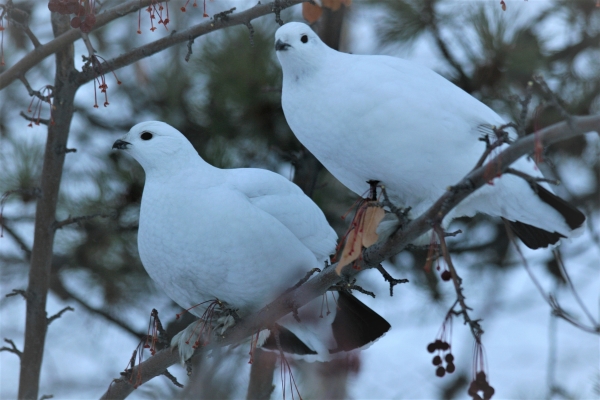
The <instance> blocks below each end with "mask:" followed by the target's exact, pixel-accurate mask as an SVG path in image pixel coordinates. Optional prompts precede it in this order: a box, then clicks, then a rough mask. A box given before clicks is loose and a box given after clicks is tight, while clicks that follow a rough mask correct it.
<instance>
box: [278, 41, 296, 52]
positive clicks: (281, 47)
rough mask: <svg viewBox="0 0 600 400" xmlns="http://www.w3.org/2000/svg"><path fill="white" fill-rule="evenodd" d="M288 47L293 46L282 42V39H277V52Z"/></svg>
mask: <svg viewBox="0 0 600 400" xmlns="http://www.w3.org/2000/svg"><path fill="white" fill-rule="evenodd" d="M288 47H292V45H290V44H287V43H284V42H282V41H281V39H277V41H276V42H275V51H284V50H286V49H287V48H288Z"/></svg>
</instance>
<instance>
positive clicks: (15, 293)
mask: <svg viewBox="0 0 600 400" xmlns="http://www.w3.org/2000/svg"><path fill="white" fill-rule="evenodd" d="M18 295H20V296H23V298H24V299H25V300H27V292H26V291H24V290H22V289H13V291H12V292H10V293H9V294H7V295H6V296H4V297H13V296H18Z"/></svg>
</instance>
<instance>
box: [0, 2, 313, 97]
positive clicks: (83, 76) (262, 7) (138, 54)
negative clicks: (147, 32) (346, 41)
mask: <svg viewBox="0 0 600 400" xmlns="http://www.w3.org/2000/svg"><path fill="white" fill-rule="evenodd" d="M306 1H309V0H285V1H283V0H280V1H279V4H278V5H277V7H276V6H275V3H267V4H260V3H259V4H257V5H256V6H254V7H252V8H250V9H248V10H245V11H242V12H240V13H237V14H225V15H224V16H220V17H219V18H217V16H216V15H215V18H211V19H210V20H207V21H204V22H202V23H200V24H197V25H194V26H192V27H190V28H188V29H185V30H182V31H177V32H175V31H174V32H173V34H171V35H169V36H167V37H164V38H161V39H158V40H155V41H154V42H150V43H148V44H145V45H143V46H140V47H138V48H135V49H133V50H130V51H128V52H127V53H125V54H121V55H120V56H118V57H115V58H113V59H112V60H108V61H106V62H104V63H102V64H101V66H102V70H103V71H115V70H117V69H119V68H123V67H126V66H128V65H131V64H133V63H135V62H137V61H139V60H141V59H143V58H146V57H149V56H151V55H153V54H156V53H158V52H161V51H163V50H165V49H167V48H169V47H171V46H173V45H175V44H178V43H188V44H189V43H190V42H193V40H194V39H196V38H197V37H199V36H202V35H206V34H207V33H210V32H214V31H217V30H220V29H223V28H227V27H230V26H235V25H247V24H248V23H249V22H250V21H252V20H253V19H256V18H259V17H262V16H265V15H267V14H270V13H272V12H274V10H275V9H281V10H283V9H285V8H288V7H291V6H294V5H296V4H300V3H304V2H306ZM188 47H189V48H191V46H188ZM188 53H189V51H188ZM94 77H95V72H94V70H93V69H90V70H87V71H84V72H82V73H80V74H79V75H78V77H77V83H78V84H79V85H83V84H84V83H87V82H89V81H91V80H93V79H94ZM0 89H2V86H1V81H0Z"/></svg>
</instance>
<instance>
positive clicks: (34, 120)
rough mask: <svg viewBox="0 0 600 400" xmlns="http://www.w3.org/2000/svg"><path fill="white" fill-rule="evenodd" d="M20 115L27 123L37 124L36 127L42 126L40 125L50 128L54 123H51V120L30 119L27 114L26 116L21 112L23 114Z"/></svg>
mask: <svg viewBox="0 0 600 400" xmlns="http://www.w3.org/2000/svg"><path fill="white" fill-rule="evenodd" d="M19 115H20V116H21V117H23V118H25V119H26V120H27V121H29V122H33V123H35V124H36V125H40V124H42V125H46V126H49V125H50V123H51V122H52V121H50V120H49V119H44V118H34V117H30V116H28V115H27V114H25V113H24V112H23V111H21V112H20V113H19Z"/></svg>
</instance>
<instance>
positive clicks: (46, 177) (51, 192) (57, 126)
mask: <svg viewBox="0 0 600 400" xmlns="http://www.w3.org/2000/svg"><path fill="white" fill-rule="evenodd" d="M52 30H53V32H54V35H55V36H56V37H58V36H62V35H63V34H64V33H65V32H66V33H68V32H69V31H70V30H71V27H70V24H69V17H68V16H64V15H60V14H57V13H53V14H52ZM42 47H44V46H42ZM42 47H39V48H38V49H36V50H34V51H33V52H34V53H35V52H36V51H38V50H39V49H41V48H42ZM21 72H23V71H21ZM74 72H75V66H74V49H73V46H72V45H71V46H69V45H65V46H63V47H61V48H60V51H58V52H57V53H56V73H55V81H54V87H55V90H54V98H55V100H56V104H58V105H59V106H57V107H56V110H55V115H54V121H55V123H54V124H52V125H50V126H49V127H48V138H47V140H46V147H45V150H44V162H43V166H42V174H41V184H40V188H41V198H40V200H39V201H38V202H37V204H36V211H35V227H34V233H33V248H32V252H31V266H30V269H29V280H28V282H29V283H28V287H27V311H26V319H25V344H24V347H23V356H22V357H21V371H20V375H19V394H18V397H19V398H20V399H37V398H38V389H39V378H40V371H41V365H42V358H43V354H44V345H45V339H46V331H47V329H48V320H47V318H46V301H47V296H48V287H49V284H50V273H51V265H52V255H53V244H54V232H55V231H54V229H52V225H53V224H54V221H55V218H56V205H57V202H58V191H59V187H60V180H61V176H62V170H63V165H64V160H65V152H64V149H65V148H66V143H67V138H68V136H69V128H70V125H71V119H72V118H73V101H74V98H75V92H76V91H77V86H76V85H75V84H73V82H72V80H71V79H70V78H71V76H72V74H73V73H74ZM3 75H4V74H3Z"/></svg>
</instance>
